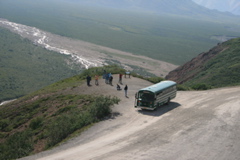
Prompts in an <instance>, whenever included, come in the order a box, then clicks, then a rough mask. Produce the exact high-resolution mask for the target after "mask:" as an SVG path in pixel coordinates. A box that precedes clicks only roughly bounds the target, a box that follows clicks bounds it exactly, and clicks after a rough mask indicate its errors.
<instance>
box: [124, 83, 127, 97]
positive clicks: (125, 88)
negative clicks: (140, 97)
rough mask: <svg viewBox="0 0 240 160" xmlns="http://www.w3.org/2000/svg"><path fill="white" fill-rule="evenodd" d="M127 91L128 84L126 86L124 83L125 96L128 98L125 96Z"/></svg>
mask: <svg viewBox="0 0 240 160" xmlns="http://www.w3.org/2000/svg"><path fill="white" fill-rule="evenodd" d="M127 91H128V86H127V85H125V87H124V92H125V97H127V98H128V96H127Z"/></svg>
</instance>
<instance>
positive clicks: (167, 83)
mask: <svg viewBox="0 0 240 160" xmlns="http://www.w3.org/2000/svg"><path fill="white" fill-rule="evenodd" d="M176 84H177V83H176V82H174V81H169V80H167V81H161V82H159V83H157V84H154V85H151V86H148V87H146V88H142V89H140V90H139V91H146V90H147V91H150V92H154V93H155V92H158V91H161V90H164V89H166V88H168V87H171V86H174V85H176Z"/></svg>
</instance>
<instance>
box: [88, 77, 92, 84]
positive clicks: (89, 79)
mask: <svg viewBox="0 0 240 160" xmlns="http://www.w3.org/2000/svg"><path fill="white" fill-rule="evenodd" d="M91 79H92V78H91V77H90V76H89V75H87V85H88V86H91V84H90V82H91Z"/></svg>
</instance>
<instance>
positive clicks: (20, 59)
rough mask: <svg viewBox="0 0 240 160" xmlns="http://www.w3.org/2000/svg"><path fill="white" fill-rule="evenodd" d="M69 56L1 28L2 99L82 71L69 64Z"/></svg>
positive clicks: (0, 93)
mask: <svg viewBox="0 0 240 160" xmlns="http://www.w3.org/2000/svg"><path fill="white" fill-rule="evenodd" d="M69 58H70V57H68V56H65V55H60V54H58V53H54V52H51V51H47V50H45V49H43V48H41V47H37V46H35V45H33V44H32V43H31V42H29V41H28V40H26V39H22V38H21V37H20V36H19V35H16V34H13V33H11V32H10V31H8V30H6V29H3V28H0V80H1V83H0V101H2V100H7V99H14V98H17V97H20V96H23V95H26V94H28V93H30V92H33V91H36V90H38V89H40V88H42V87H44V86H46V85H49V84H51V83H53V82H56V81H58V80H61V79H64V78H67V77H71V76H73V75H76V74H77V73H79V72H80V70H77V69H76V68H75V69H71V68H70V67H69V66H68V65H67V63H66V60H67V59H69ZM69 60H70V59H69Z"/></svg>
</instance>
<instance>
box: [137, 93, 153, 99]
mask: <svg viewBox="0 0 240 160" xmlns="http://www.w3.org/2000/svg"><path fill="white" fill-rule="evenodd" d="M139 98H141V99H142V100H145V101H153V100H154V94H152V93H144V92H142V93H139Z"/></svg>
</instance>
